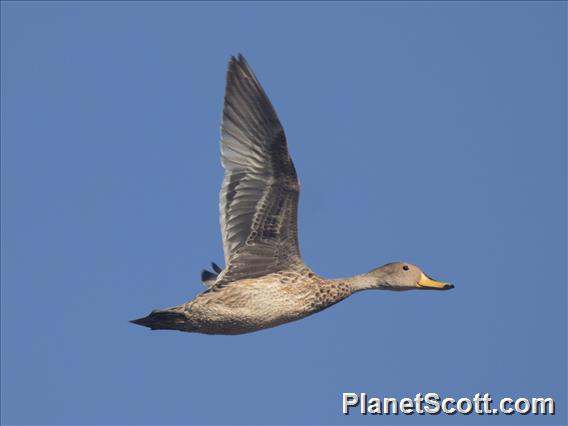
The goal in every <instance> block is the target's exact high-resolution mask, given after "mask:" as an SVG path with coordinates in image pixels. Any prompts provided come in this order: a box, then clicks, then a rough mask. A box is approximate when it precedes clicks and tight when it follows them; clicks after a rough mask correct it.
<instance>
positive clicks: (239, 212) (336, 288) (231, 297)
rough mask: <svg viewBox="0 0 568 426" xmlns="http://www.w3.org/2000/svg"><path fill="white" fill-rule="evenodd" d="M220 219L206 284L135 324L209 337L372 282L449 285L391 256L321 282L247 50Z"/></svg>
mask: <svg viewBox="0 0 568 426" xmlns="http://www.w3.org/2000/svg"><path fill="white" fill-rule="evenodd" d="M221 162H222V164H223V168H224V169H225V175H224V178H223V184H222V186H221V192H220V202H219V206H220V222H221V232H222V235H223V249H224V253H225V268H224V269H222V270H221V268H220V267H218V266H217V265H215V264H213V265H212V266H213V270H214V271H215V273H213V272H209V271H203V273H202V281H203V282H204V284H205V285H206V286H207V287H208V289H207V290H206V291H204V292H203V293H201V294H200V295H198V296H197V297H196V298H195V299H193V300H190V301H189V302H187V303H184V304H182V305H179V306H175V307H172V308H168V309H159V310H155V311H152V313H151V314H150V315H148V316H147V317H144V318H140V319H137V320H133V321H132V322H133V323H135V324H139V325H143V326H146V327H149V328H151V329H153V330H160V329H169V330H179V331H187V332H198V333H206V334H242V333H248V332H252V331H257V330H262V329H265V328H269V327H274V326H277V325H280V324H284V323H287V322H291V321H295V320H299V319H302V318H304V317H306V316H308V315H311V314H314V313H316V312H319V311H321V310H323V309H325V308H327V307H329V306H331V305H334V304H335V303H337V302H340V301H341V300H343V299H345V298H346V297H348V296H350V295H351V294H352V293H354V292H357V291H360V290H365V289H370V288H383V289H390V290H409V289H413V288H415V289H417V288H421V289H425V288H436V289H448V288H452V287H453V286H452V285H450V284H447V283H440V282H437V281H434V280H432V279H431V278H429V277H427V276H426V275H425V274H424V273H423V272H422V271H421V270H420V269H419V268H417V267H415V266H413V265H410V264H405V263H400V262H399V263H390V264H387V265H384V266H383V267H381V268H377V269H374V270H372V271H371V272H369V273H367V274H362V275H356V276H354V277H352V278H346V279H331V280H330V279H324V278H321V277H319V276H317V275H316V274H314V273H313V272H312V271H311V270H310V269H309V268H308V267H307V266H306V265H305V264H304V262H303V261H302V259H301V256H300V248H299V244H298V232H297V210H298V197H299V192H300V183H299V181H298V176H297V173H296V169H295V167H294V164H293V162H292V159H291V158H290V155H289V153H288V146H287V142H286V136H285V134H284V129H283V128H282V125H281V124H280V121H279V120H278V117H277V115H276V112H275V111H274V108H273V106H272V104H271V103H270V100H269V99H268V97H267V96H266V93H265V92H264V90H263V89H262V87H261V85H260V83H259V82H258V80H257V78H256V76H255V75H254V73H253V72H252V69H251V68H250V67H249V65H248V64H247V62H246V61H245V59H244V58H243V57H242V55H239V56H238V58H234V57H233V58H231V60H230V62H229V68H228V71H227V87H226V91H225V99H224V106H223V118H222V124H221Z"/></svg>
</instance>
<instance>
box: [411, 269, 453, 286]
mask: <svg viewBox="0 0 568 426" xmlns="http://www.w3.org/2000/svg"><path fill="white" fill-rule="evenodd" d="M418 287H420V288H423V289H430V290H449V289H451V288H454V285H453V284H450V283H445V282H442V281H436V280H433V279H432V278H430V277H429V276H428V275H426V274H425V273H424V272H422V273H421V275H420V281H418Z"/></svg>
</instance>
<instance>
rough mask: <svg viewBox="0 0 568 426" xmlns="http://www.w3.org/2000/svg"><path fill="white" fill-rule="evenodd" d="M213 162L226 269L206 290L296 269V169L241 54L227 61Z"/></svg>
mask: <svg viewBox="0 0 568 426" xmlns="http://www.w3.org/2000/svg"><path fill="white" fill-rule="evenodd" d="M221 163H222V164H223V167H224V169H225V176H224V178H223V184H222V186H221V193H220V201H219V206H220V215H221V218H220V221H221V232H222V234H223V249H224V252H225V265H226V267H225V269H224V270H223V272H222V273H221V274H220V276H219V278H218V279H217V282H216V284H215V286H214V287H213V289H216V288H221V287H223V286H225V285H226V284H228V283H230V282H233V281H238V280H240V279H243V278H255V277H259V276H262V275H266V274H269V273H272V272H277V271H281V270H287V269H293V268H297V267H300V266H302V265H303V262H302V261H301V258H300V249H299V246H298V235H297V209H298V197H299V190H300V185H299V182H298V177H297V174H296V169H295V168H294V164H293V162H292V159H291V158H290V155H289V153H288V146H287V143H286V136H285V134H284V129H283V128H282V125H281V124H280V121H279V119H278V117H277V115H276V112H275V111H274V108H273V106H272V104H271V103H270V100H269V99H268V97H267V96H266V93H265V92H264V90H263V89H262V87H261V85H260V83H259V82H258V80H257V78H256V76H255V75H254V73H253V71H252V69H251V68H250V66H249V65H248V64H247V62H246V60H245V59H244V57H243V56H242V55H239V56H238V57H237V58H235V57H232V58H231V60H230V62H229V68H228V71H227V87H226V92H225V101H224V107H223V118H222V124H221Z"/></svg>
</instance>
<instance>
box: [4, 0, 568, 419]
mask: <svg viewBox="0 0 568 426" xmlns="http://www.w3.org/2000/svg"><path fill="white" fill-rule="evenodd" d="M1 12H2V18H1V19H2V22H1V23H2V28H1V31H2V34H1V35H2V40H1V43H2V45H1V48H2V50H1V55H2V57H1V59H2V87H1V90H2V92H1V93H2V105H1V106H2V109H1V114H2V115H1V117H2V128H1V136H2V152H1V153H2V159H1V161H2V271H1V273H2V275H1V277H2V293H1V295H2V313H1V315H2V336H1V343H2V352H1V353H2V371H1V373H2V374H1V375H2V414H1V419H2V423H4V424H30V423H35V424H87V423H88V424H127V423H128V424H163V423H167V424H205V423H216V424H245V423H281V424H282V423H289V424H297V423H318V424H373V423H389V424H418V423H421V424H480V423H488V422H490V423H493V424H540V423H542V424H563V423H566V405H565V401H566V400H567V395H566V376H567V374H566V373H567V372H566V355H567V354H566V346H567V345H566V343H567V342H566V336H567V330H566V328H567V327H566V303H567V294H566V288H567V286H566V283H567V281H566V39H565V36H566V3H564V2H498V3H489V2H487V3H486V2H480V3H476V2H459V3H458V2H435V3H429V2H420V3H418V2H413V3H392V2H384V3H339V2H336V3H323V2H322V3H317V2H312V3H307V4H299V3H275V4H267V3H252V2H251V3H213V4H210V3H186V2H168V3H166V2H164V3H154V2H82V3H78V2H57V3H55V2H52V3H50V2H2V4H1ZM238 52H242V53H243V54H244V55H245V56H246V58H247V59H248V61H249V63H250V64H251V65H252V67H253V68H254V70H255V72H256V74H257V75H258V77H259V79H260V81H261V82H262V84H263V85H264V87H265V89H266V91H267V92H268V94H269V96H270V98H271V100H272V102H273V104H274V105H275V107H276V109H277V111H278V114H279V116H280V119H281V121H282V123H283V125H284V127H285V129H286V132H287V136H288V141H289V146H290V151H291V154H292V156H293V158H294V161H295V163H296V167H297V169H298V172H299V175H300V180H301V183H302V193H301V200H300V211H299V227H300V243H301V249H302V253H303V256H304V259H305V261H306V263H307V264H308V265H310V266H311V267H312V268H313V269H314V271H316V272H317V273H319V274H321V275H323V276H328V277H341V276H348V275H352V274H356V273H360V272H365V271H367V270H370V269H372V268H374V267H376V266H379V265H381V264H383V263H387V262H390V261H395V260H404V261H409V262H412V263H415V264H417V265H419V266H421V267H422V268H423V269H424V270H425V271H426V272H427V273H428V274H430V275H431V276H433V277H435V278H439V279H441V280H448V281H452V282H454V283H455V285H456V288H455V289H454V290H453V291H449V292H441V293H439V292H403V293H390V292H381V291H374V292H365V293H360V294H357V295H355V296H353V297H351V298H350V299H348V300H346V301H344V302H342V303H340V304H338V305H336V306H334V307H332V308H331V309H329V310H326V311H324V312H321V313H319V314H318V315H315V316H312V317H310V318H307V319H305V320H303V321H300V322H296V323H291V324H287V325H284V326H281V327H277V328H274V329H270V330H265V331H262V332H258V333H254V334H250V335H243V336H238V337H231V336H229V337H227V336H204V335H198V334H185V333H178V332H150V331H149V330H147V329H144V328H142V327H138V326H135V325H132V324H129V323H128V322H127V321H128V320H129V319H132V318H137V317H139V316H141V315H144V314H147V313H148V312H149V311H150V310H151V309H153V308H158V307H165V306H171V305H174V304H178V303H181V302H184V301H186V300H189V299H190V298H193V297H194V296H195V295H197V294H198V293H199V292H200V291H202V290H203V288H202V285H201V284H200V281H199V273H200V270H201V269H202V268H204V267H206V266H208V262H209V261H211V260H214V261H217V262H219V263H222V259H223V253H222V245H221V241H220V232H219V224H218V207H217V206H218V190H219V186H220V182H221V178H222V169H221V166H220V162H219V147H218V140H219V121H220V113H221V106H222V96H223V91H224V78H225V71H226V64H227V60H228V59H229V57H230V55H232V54H236V53H238ZM342 392H367V393H368V394H369V395H373V396H381V397H384V396H398V397H404V396H411V397H412V396H414V395H415V394H416V393H418V392H422V393H425V392H438V393H439V394H440V395H442V396H452V397H458V398H459V397H462V396H466V397H472V396H473V395H474V394H475V393H477V392H480V393H482V394H483V393H485V392H489V393H491V395H492V396H493V397H494V398H500V397H503V396H512V397H521V396H525V397H533V396H551V397H554V398H556V400H557V403H558V414H557V415H556V416H553V417H551V416H548V417H533V416H524V417H521V416H514V417H507V416H504V415H500V416H495V417H491V418H487V417H476V416H453V417H450V416H430V417H418V416H415V417H406V416H405V417H394V416H391V417H389V418H386V419H385V418H377V417H371V416H366V417H363V416H360V415H357V414H354V415H350V416H349V417H345V416H343V415H342V414H341V400H340V398H341V393H342Z"/></svg>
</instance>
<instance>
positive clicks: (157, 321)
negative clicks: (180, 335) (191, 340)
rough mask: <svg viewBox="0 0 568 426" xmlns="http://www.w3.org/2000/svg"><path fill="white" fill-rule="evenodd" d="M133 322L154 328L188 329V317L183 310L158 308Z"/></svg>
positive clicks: (132, 321)
mask: <svg viewBox="0 0 568 426" xmlns="http://www.w3.org/2000/svg"><path fill="white" fill-rule="evenodd" d="M130 322H131V323H133V324H138V325H143V326H144V327H148V328H150V329H152V330H182V331H189V330H188V328H189V327H188V322H187V317H186V316H185V315H184V314H182V313H181V312H176V311H170V310H167V309H165V310H160V309H156V310H154V311H152V312H151V313H150V315H148V316H147V317H144V318H138V319H135V320H131V321H130Z"/></svg>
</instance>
